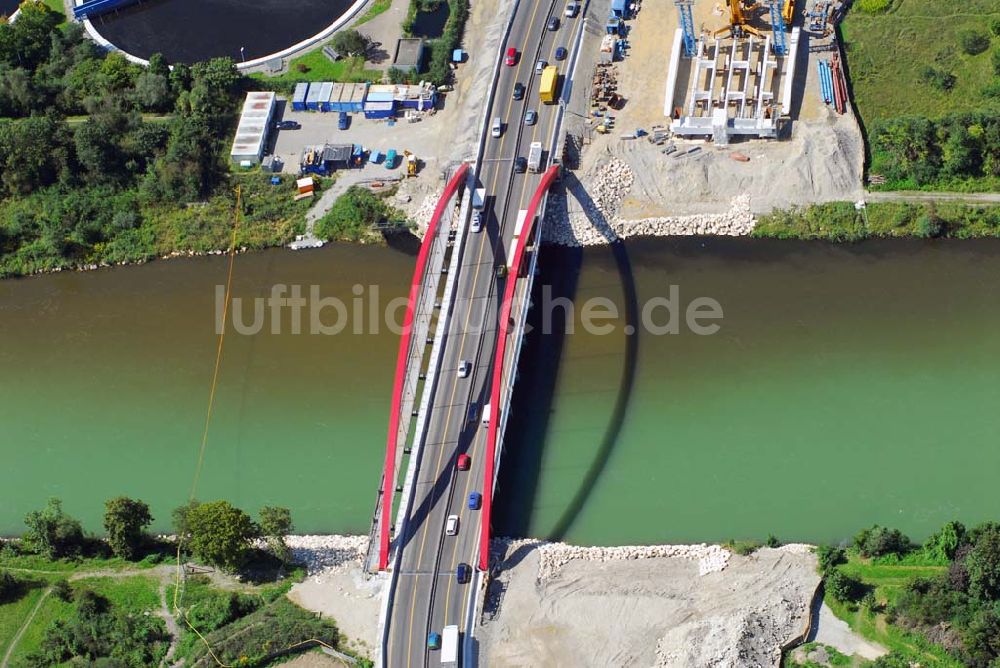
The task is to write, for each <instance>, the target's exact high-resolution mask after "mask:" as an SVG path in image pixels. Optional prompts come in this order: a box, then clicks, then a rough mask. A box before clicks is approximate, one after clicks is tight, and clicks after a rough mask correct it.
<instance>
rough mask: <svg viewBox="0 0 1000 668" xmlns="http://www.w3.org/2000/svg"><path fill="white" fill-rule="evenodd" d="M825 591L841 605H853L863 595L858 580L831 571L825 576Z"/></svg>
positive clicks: (863, 588) (862, 588) (861, 586)
mask: <svg viewBox="0 0 1000 668" xmlns="http://www.w3.org/2000/svg"><path fill="white" fill-rule="evenodd" d="M826 591H827V592H828V593H829V594H830V595H831V596H833V598H835V599H836V600H838V601H840V602H841V603H853V602H855V601H857V600H858V599H860V598H861V597H862V596H863V595H864V593H865V587H864V585H862V584H861V582H859V581H858V580H855V579H854V578H852V577H850V576H848V575H845V574H844V573H843V572H841V571H838V570H833V571H831V572H830V574H829V575H827V576H826Z"/></svg>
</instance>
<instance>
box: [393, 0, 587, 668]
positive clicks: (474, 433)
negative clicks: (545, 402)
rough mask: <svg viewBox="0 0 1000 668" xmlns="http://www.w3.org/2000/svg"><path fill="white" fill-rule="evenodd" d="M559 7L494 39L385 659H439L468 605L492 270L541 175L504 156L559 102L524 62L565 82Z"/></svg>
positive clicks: (534, 132) (492, 342) (520, 152)
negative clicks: (480, 144) (479, 199)
mask: <svg viewBox="0 0 1000 668" xmlns="http://www.w3.org/2000/svg"><path fill="white" fill-rule="evenodd" d="M564 7H565V5H564V2H563V0H554V1H552V2H551V4H550V3H548V2H545V1H544V0H543V1H542V2H532V1H530V0H529V1H527V2H521V3H520V4H519V7H518V9H517V12H516V14H515V17H514V21H513V24H512V27H511V30H510V34H509V37H508V39H507V42H506V43H505V44H504V47H503V51H504V52H506V50H507V48H508V47H509V46H513V47H516V48H517V49H518V52H519V58H518V60H517V62H516V64H515V65H514V66H507V65H502V66H501V70H500V76H499V80H498V82H497V88H496V94H495V97H494V101H493V108H492V109H491V110H490V113H489V125H492V123H493V119H494V118H496V117H498V116H499V117H500V118H501V120H502V122H503V123H504V130H503V134H502V135H501V136H500V137H499V138H493V137H487V139H486V142H487V144H486V148H485V152H484V159H483V162H482V164H481V165H480V166H479V168H478V170H477V178H478V180H479V182H480V183H479V185H480V187H484V188H485V189H486V211H485V212H484V221H483V222H484V226H483V230H482V232H479V233H472V232H471V231H470V232H469V233H468V234H467V237H466V242H465V248H464V252H463V256H462V258H461V262H460V265H459V267H460V268H459V273H458V276H457V279H456V285H455V304H454V307H453V310H452V314H451V317H450V321H449V323H448V326H447V334H446V337H447V338H446V340H445V341H444V342H443V344H444V353H443V359H442V364H441V367H440V376H439V378H438V381H437V387H436V389H435V392H434V395H433V397H432V399H431V403H430V406H431V408H430V411H431V412H430V415H429V418H428V420H429V422H428V430H427V438H426V440H425V442H424V445H423V448H424V449H423V454H422V457H421V466H420V471H419V474H418V476H417V479H416V481H415V486H414V500H413V505H412V506H411V509H410V514H409V516H408V521H407V522H406V523H405V527H406V529H405V531H406V534H405V535H404V536H402V537H401V538H400V540H401V543H400V546H401V548H402V550H403V553H402V555H403V556H402V560H401V563H400V569H399V573H398V583H397V587H396V593H395V597H394V601H393V604H392V608H391V609H390V611H389V617H388V620H389V621H388V625H389V628H388V634H389V637H388V643H387V647H386V656H384V657H383V665H385V666H389V667H393V668H395V667H397V666H406V667H407V668H412V667H415V666H421V667H422V666H437V665H439V659H438V656H439V653H438V652H436V651H429V650H428V649H427V636H428V633H429V632H431V631H436V632H438V633H440V632H441V629H442V628H444V626H446V625H449V624H457V625H458V626H459V627H460V628H462V629H464V626H465V619H466V616H467V614H468V612H469V610H468V607H467V606H468V605H469V587H470V586H472V584H471V583H458V582H457V581H456V578H455V571H456V569H457V567H458V565H459V564H460V563H465V564H469V566H470V568H474V567H475V564H476V561H477V560H476V554H477V549H478V540H479V532H480V512H479V511H478V510H473V509H469V508H468V504H467V501H468V497H469V493H471V492H474V491H480V490H481V487H482V480H483V467H484V461H483V458H484V452H485V449H486V428H485V427H484V426H483V425H482V421H481V413H482V407H483V405H484V404H485V403H486V402H487V401H488V396H489V387H490V382H491V378H490V374H491V373H492V368H493V364H492V362H493V354H494V351H495V349H496V344H497V322H496V321H497V314H498V311H499V300H500V298H501V295H502V292H503V287H504V283H503V282H504V281H505V280H513V279H514V277H508V278H498V276H497V272H496V267H497V265H499V264H505V263H506V262H507V261H508V258H507V253H508V251H509V249H510V244H511V239H512V237H513V234H514V227H515V222H516V220H517V216H518V212H519V211H520V210H522V209H525V208H527V206H528V202H529V201H530V199H531V196H532V195H533V194H534V192H535V189H536V188H537V187H538V184H539V181H540V177H541V175H540V174H533V173H530V172H529V173H524V174H517V173H515V172H514V159H515V158H516V157H519V156H522V157H527V155H528V146H529V145H530V144H531V142H533V141H541V142H542V143H543V145H545V146H546V147H547V148H548V144H549V140H550V138H551V135H552V132H553V129H554V125H555V123H556V119H557V112H558V106H557V105H546V104H542V103H541V102H540V101H539V99H538V86H539V80H540V77H539V76H538V75H536V74H535V63H536V62H537V61H538V60H539V59H543V60H546V61H548V63H550V64H554V65H557V66H559V69H560V74H561V75H563V85H565V74H566V69H567V67H568V65H569V63H570V62H572V55H573V54H572V48H573V42H574V40H575V36H576V32H577V23H578V22H579V21H582V20H583V19H582V15H580V16H577V17H576V18H567V17H565V16H564V15H563V10H564ZM551 16H557V17H559V20H560V26H559V28H558V29H557V30H554V31H550V30H548V29H547V23H548V21H549V18H550V17H551ZM560 46H561V47H565V48H566V49H567V51H569V55H568V56H567V58H566V59H565V60H562V61H556V60H555V51H556V48H557V47H560ZM517 82H520V83H522V84H523V85H524V86H525V87H526V88H527V90H526V92H525V96H524V99H523V100H520V101H518V100H514V99H513V90H514V84H515V83H517ZM529 109H532V110H535V111H537V112H538V121H537V123H536V124H534V125H532V126H526V125H524V116H525V112H526V111H528V110H529ZM549 158H550V156H548V154H546V160H545V162H544V163H543V164H548V162H549ZM463 360H467V361H469V362H470V363H471V364H472V365H473V370H472V372H471V373H470V374H469V376H467V377H466V378H459V377H458V373H457V370H458V367H459V365H460V363H461V362H462V361H463ZM508 373H509V372H508ZM496 413H497V411H496V410H493V415H492V419H497V414H496ZM461 453H466V454H468V455H469V456H470V457H471V459H472V467H471V469H470V470H469V471H458V470H457V465H456V464H457V458H458V455H459V454H461ZM452 514H455V515H458V517H459V530H458V535H457V536H447V535H445V523H446V520H447V517H448V516H449V515H452Z"/></svg>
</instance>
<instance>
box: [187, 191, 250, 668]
mask: <svg viewBox="0 0 1000 668" xmlns="http://www.w3.org/2000/svg"><path fill="white" fill-rule="evenodd" d="M241 202H242V194H241V191H240V187H239V186H236V212H235V216H234V221H233V236H232V239H231V240H230V242H229V271H228V274H227V276H226V298H225V301H224V302H223V305H222V328H221V330H220V331H219V341H218V344H217V345H216V348H215V369H214V370H213V372H212V384H211V388H210V389H209V392H208V410H207V411H206V412H205V426H204V429H203V430H202V433H201V447H200V448H199V450H198V463H197V465H196V466H195V469H194V480H193V481H192V483H191V493H190V494H189V495H188V503H191V502H192V501H194V498H195V494H196V493H197V492H198V482H199V480H200V479H201V469H202V465H203V464H204V463H205V447H206V446H207V445H208V429H209V426H211V424H212V413H213V410H214V409H215V390H216V389H217V387H218V385H219V368H220V367H221V365H222V346H223V343H225V340H226V326H227V325H228V324H229V299H230V295H231V294H232V290H233V266H234V265H235V264H236V234H237V233H238V232H239V229H240V210H241V208H242V207H241ZM183 543H184V536H183V535H180V536H177V575H176V577H175V579H174V612H175V613H177V612H180V604H179V601H178V595H179V593H180V591H181V579H182V576H183V574H184V566H183V564H182V563H181V549H182V547H183ZM184 623H185V624H187V625H188V627H189V628H190V629H191V630H192V631H194V632H195V633H196V634H197V635H198V637H199V638H201V640H202V642H204V643H205V647H206V648H207V649H208V653H209V654H211V655H212V658H213V659H215V662H216V663H217V664H218V665H219V666H222V667H223V668H231V667H230V666H227V665H226V664H224V663H222V662H221V661H219V658H218V657H217V656H215V652H213V651H212V648H211V647H210V646H209V644H208V641H207V640H205V637H204V636H203V635H201V633H199V632H198V629H196V628H195V627H194V626H193V625H192V624H191V622H190V621H189V620H188V617H187V613H184Z"/></svg>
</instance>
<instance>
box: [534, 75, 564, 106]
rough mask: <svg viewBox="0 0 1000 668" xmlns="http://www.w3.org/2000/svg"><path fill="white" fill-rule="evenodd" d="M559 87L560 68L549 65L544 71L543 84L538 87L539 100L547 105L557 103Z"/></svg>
mask: <svg viewBox="0 0 1000 668" xmlns="http://www.w3.org/2000/svg"><path fill="white" fill-rule="evenodd" d="M558 86H559V68H558V67H556V66H555V65H549V66H547V67H545V68H544V69H543V70H542V83H541V84H540V85H539V87H538V98H539V99H540V100H541V101H542V102H544V103H545V104H552V103H553V102H555V101H556V88H558Z"/></svg>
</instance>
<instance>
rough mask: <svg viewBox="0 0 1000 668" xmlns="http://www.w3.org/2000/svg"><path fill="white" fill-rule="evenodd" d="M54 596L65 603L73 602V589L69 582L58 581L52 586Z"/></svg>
mask: <svg viewBox="0 0 1000 668" xmlns="http://www.w3.org/2000/svg"><path fill="white" fill-rule="evenodd" d="M52 595H53V596H55V597H56V598H58V599H59V600H60V601H62V602H63V603H69V602H70V601H72V600H73V587H72V586H70V584H69V580H56V581H55V583H54V584H53V585H52Z"/></svg>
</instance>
